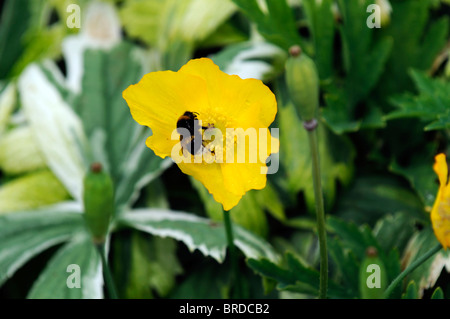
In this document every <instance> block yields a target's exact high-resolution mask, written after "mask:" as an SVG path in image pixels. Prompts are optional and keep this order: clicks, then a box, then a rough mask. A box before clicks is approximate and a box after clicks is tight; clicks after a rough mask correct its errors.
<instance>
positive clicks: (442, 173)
mask: <svg viewBox="0 0 450 319" xmlns="http://www.w3.org/2000/svg"><path fill="white" fill-rule="evenodd" d="M433 169H434V171H435V172H436V174H437V176H438V177H439V184H440V186H441V187H442V186H445V185H447V178H448V167H447V160H446V158H445V154H444V153H440V154H438V155H436V157H435V163H434V165H433Z"/></svg>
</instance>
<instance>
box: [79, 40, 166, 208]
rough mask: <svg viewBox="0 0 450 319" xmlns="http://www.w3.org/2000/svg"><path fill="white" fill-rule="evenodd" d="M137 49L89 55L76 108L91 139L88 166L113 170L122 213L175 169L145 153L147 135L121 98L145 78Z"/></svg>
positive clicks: (120, 47) (125, 45)
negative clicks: (166, 171) (145, 189)
mask: <svg viewBox="0 0 450 319" xmlns="http://www.w3.org/2000/svg"><path fill="white" fill-rule="evenodd" d="M135 49H136V48H135V47H134V46H132V45H131V44H128V43H122V44H120V45H118V46H116V47H115V48H113V49H112V50H111V51H109V52H104V51H92V50H90V51H86V52H85V59H84V63H85V64H84V65H85V73H84V77H83V82H82V93H81V96H80V98H79V100H78V103H77V104H76V106H75V109H76V111H77V113H78V114H79V116H80V118H81V119H82V121H83V126H84V130H85V132H86V135H87V136H88V138H89V139H90V143H91V152H90V153H91V155H90V161H91V162H93V161H100V162H103V164H104V166H105V167H106V168H107V169H108V170H109V172H110V174H111V176H112V178H113V181H114V184H115V186H116V205H118V206H119V207H120V208H123V207H126V206H130V205H132V204H133V202H134V200H136V198H137V196H138V194H139V191H140V189H141V188H142V187H144V186H145V185H146V184H147V183H149V182H151V181H152V180H153V179H155V178H156V177H158V176H159V174H160V173H161V172H162V171H163V170H164V169H166V168H167V167H169V166H170V163H171V161H170V159H166V160H163V159H161V158H160V157H157V156H156V155H155V154H154V153H153V151H151V150H150V149H148V148H146V147H145V139H146V138H147V137H148V135H149V132H148V129H145V130H144V128H143V127H141V126H140V125H138V124H137V123H136V122H135V121H134V120H133V118H132V116H131V114H130V111H129V108H128V106H127V104H126V102H125V100H124V99H123V98H122V91H123V90H124V89H126V88H127V87H128V86H129V85H131V84H133V83H136V82H137V81H138V80H139V77H140V76H141V72H142V70H141V65H140V62H139V61H138V60H137V59H136V58H134V57H135V56H136V51H135ZM117 61H122V63H120V64H118V63H117ZM119 128H120V129H119ZM120 210H121V209H120ZM120 210H119V211H120Z"/></svg>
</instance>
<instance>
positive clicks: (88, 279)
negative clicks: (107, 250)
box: [28, 234, 103, 299]
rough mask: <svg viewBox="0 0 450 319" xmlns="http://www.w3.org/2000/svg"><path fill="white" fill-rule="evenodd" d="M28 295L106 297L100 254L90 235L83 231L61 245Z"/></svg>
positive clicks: (70, 297) (79, 297) (57, 297)
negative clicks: (104, 295)
mask: <svg viewBox="0 0 450 319" xmlns="http://www.w3.org/2000/svg"><path fill="white" fill-rule="evenodd" d="M72 267H76V268H72ZM77 276H79V278H77ZM78 280H79V285H80V287H77V286H75V287H73V286H72V285H74V284H75V285H76V283H77V281H78ZM28 298H30V299H101V298H103V275H102V265H101V259H100V254H99V253H98V251H97V249H96V248H95V246H94V244H93V243H92V240H91V238H90V236H88V235H87V234H80V236H77V237H75V238H73V240H72V241H70V242H69V243H67V244H66V245H64V246H63V247H62V248H60V249H59V250H58V251H57V252H56V253H55V255H54V256H53V257H52V258H51V260H50V261H49V263H48V264H47V266H46V267H45V269H44V271H43V272H42V273H41V274H40V276H39V278H38V279H37V280H36V282H35V283H34V284H33V287H32V288H31V290H30V292H29V294H28Z"/></svg>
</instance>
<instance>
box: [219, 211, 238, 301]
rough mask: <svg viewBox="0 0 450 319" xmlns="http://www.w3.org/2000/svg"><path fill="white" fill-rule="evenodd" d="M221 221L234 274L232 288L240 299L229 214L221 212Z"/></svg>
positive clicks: (234, 247)
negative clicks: (223, 225) (223, 224)
mask: <svg viewBox="0 0 450 319" xmlns="http://www.w3.org/2000/svg"><path fill="white" fill-rule="evenodd" d="M223 221H224V223H225V232H226V235H227V243H228V251H229V253H230V261H231V267H232V269H233V272H234V278H233V284H234V285H233V286H234V288H235V289H236V297H237V298H238V299H240V298H242V291H241V280H240V273H239V266H238V260H237V255H236V246H235V245H234V236H233V227H232V224H231V218H230V212H226V211H223Z"/></svg>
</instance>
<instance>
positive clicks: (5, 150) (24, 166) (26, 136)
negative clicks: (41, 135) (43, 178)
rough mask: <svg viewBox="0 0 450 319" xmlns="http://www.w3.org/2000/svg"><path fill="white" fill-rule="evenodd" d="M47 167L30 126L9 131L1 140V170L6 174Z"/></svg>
mask: <svg viewBox="0 0 450 319" xmlns="http://www.w3.org/2000/svg"><path fill="white" fill-rule="evenodd" d="M45 166H46V163H45V159H44V157H43V155H42V153H41V152H40V150H39V145H38V144H37V143H36V141H35V139H34V137H33V131H32V130H31V128H30V127H29V126H21V127H17V128H14V129H12V130H10V131H8V132H7V133H6V134H5V135H3V136H1V138H0V168H1V169H2V170H3V172H5V173H6V174H20V173H26V172H30V171H34V170H37V169H41V168H44V167H45Z"/></svg>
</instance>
